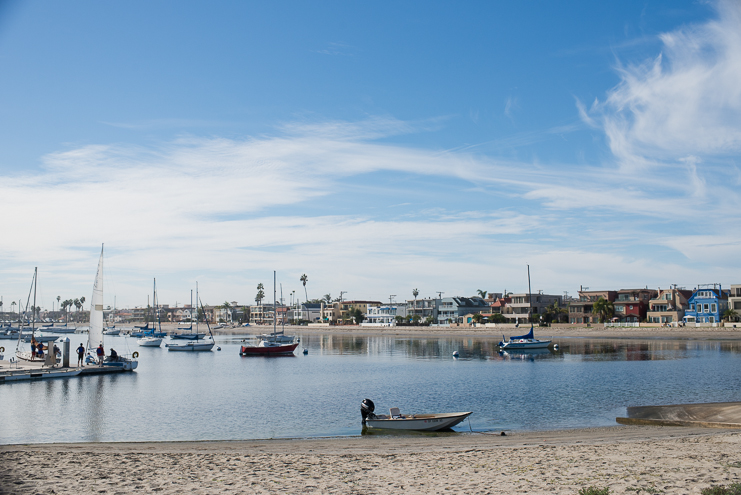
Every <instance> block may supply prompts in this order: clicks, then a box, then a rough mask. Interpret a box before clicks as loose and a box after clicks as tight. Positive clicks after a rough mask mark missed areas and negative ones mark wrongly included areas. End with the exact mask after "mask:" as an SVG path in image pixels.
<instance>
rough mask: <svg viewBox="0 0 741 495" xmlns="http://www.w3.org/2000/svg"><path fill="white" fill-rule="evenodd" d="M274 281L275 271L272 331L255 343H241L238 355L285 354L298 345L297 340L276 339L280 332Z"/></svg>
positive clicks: (288, 353)
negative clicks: (289, 341) (286, 341)
mask: <svg viewBox="0 0 741 495" xmlns="http://www.w3.org/2000/svg"><path fill="white" fill-rule="evenodd" d="M275 282H276V278H275V272H273V333H271V334H270V335H266V336H264V337H265V338H260V341H259V342H258V343H257V344H255V345H243V346H242V347H241V348H240V350H239V355H240V356H287V355H292V354H293V351H295V350H296V347H298V342H291V343H284V342H279V341H277V340H278V339H277V337H278V336H279V335H280V334H279V333H278V331H277V328H276V326H277V320H278V301H277V294H276V288H275V286H276V283H275ZM281 333H282V332H281Z"/></svg>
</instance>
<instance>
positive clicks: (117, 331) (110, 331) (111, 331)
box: [103, 327, 121, 335]
mask: <svg viewBox="0 0 741 495" xmlns="http://www.w3.org/2000/svg"><path fill="white" fill-rule="evenodd" d="M120 334H121V329H120V328H116V327H106V329H105V330H103V335H120Z"/></svg>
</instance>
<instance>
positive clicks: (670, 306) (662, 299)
mask: <svg viewBox="0 0 741 495" xmlns="http://www.w3.org/2000/svg"><path fill="white" fill-rule="evenodd" d="M690 297H692V291H691V290H685V289H678V288H677V286H676V285H675V286H674V287H672V288H670V289H663V290H662V289H659V293H658V295H657V296H656V297H654V298H653V299H651V300H650V301H649V302H648V313H647V314H646V319H647V321H648V322H649V323H664V324H667V325H670V324H676V323H677V322H680V321H683V320H684V312H685V311H686V310H687V308H689V298H690Z"/></svg>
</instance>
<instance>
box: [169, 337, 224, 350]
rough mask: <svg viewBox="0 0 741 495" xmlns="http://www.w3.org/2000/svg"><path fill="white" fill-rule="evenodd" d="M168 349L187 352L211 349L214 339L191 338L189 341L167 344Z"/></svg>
mask: <svg viewBox="0 0 741 495" xmlns="http://www.w3.org/2000/svg"><path fill="white" fill-rule="evenodd" d="M165 347H167V350H168V351H185V352H196V351H210V350H211V349H213V348H214V341H213V340H205V341H198V340H189V341H187V342H182V343H177V344H165Z"/></svg>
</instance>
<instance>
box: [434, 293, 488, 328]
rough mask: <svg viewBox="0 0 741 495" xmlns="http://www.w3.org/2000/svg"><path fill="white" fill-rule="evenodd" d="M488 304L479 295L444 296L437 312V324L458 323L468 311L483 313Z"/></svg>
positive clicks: (486, 309)
mask: <svg viewBox="0 0 741 495" xmlns="http://www.w3.org/2000/svg"><path fill="white" fill-rule="evenodd" d="M488 310H489V305H488V304H487V303H486V301H484V299H482V298H480V297H444V298H442V299H440V303H439V305H438V312H437V322H438V323H439V324H450V323H460V322H461V321H462V318H463V317H464V316H465V315H467V314H468V313H484V312H487V311H488Z"/></svg>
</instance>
